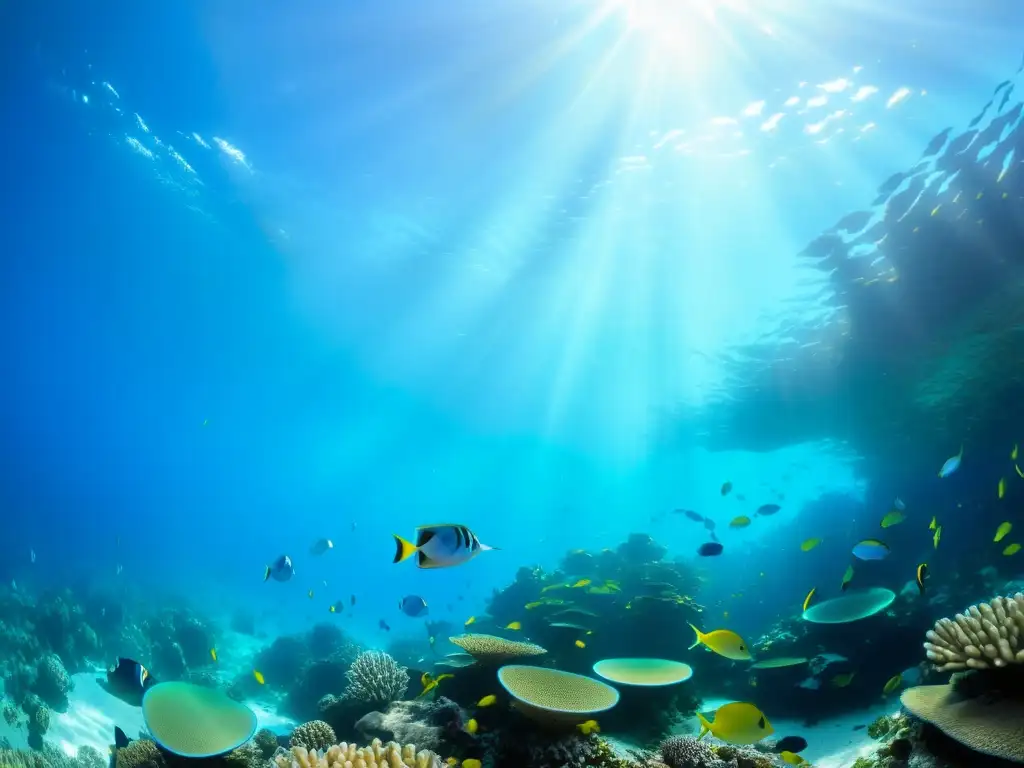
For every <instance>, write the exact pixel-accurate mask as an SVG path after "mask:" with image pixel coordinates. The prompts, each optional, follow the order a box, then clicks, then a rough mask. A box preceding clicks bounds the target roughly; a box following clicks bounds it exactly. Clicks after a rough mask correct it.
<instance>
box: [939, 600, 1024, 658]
mask: <svg viewBox="0 0 1024 768" xmlns="http://www.w3.org/2000/svg"><path fill="white" fill-rule="evenodd" d="M1022 636H1024V593H1021V592H1018V593H1017V594H1016V595H1013V596H1011V597H997V598H995V599H994V600H993V601H992V602H991V603H979V604H978V605H972V606H971V607H970V608H968V609H967V613H966V614H964V613H958V614H957V615H956V616H954V617H953V618H952V619H939V620H938V621H937V622H936V623H935V627H934V628H933V629H932V630H930V631H929V632H928V634H927V638H928V641H927V642H926V643H925V644H924V647H925V651H926V655H927V656H928V660H929V661H931V662H932V663H933V664H935V666H936V667H937V668H938V670H939V671H940V672H950V671H957V670H962V669H988V668H990V667H1004V666H1006V665H1007V664H1022V663H1024V637H1022Z"/></svg>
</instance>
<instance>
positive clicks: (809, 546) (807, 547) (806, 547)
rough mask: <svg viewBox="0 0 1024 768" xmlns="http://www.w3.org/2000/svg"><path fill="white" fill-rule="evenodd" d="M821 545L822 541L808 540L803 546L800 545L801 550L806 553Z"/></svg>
mask: <svg viewBox="0 0 1024 768" xmlns="http://www.w3.org/2000/svg"><path fill="white" fill-rule="evenodd" d="M819 544H821V539H807V540H806V541H805V542H804V543H803V544H801V545H800V549H802V550H803V551H804V552H810V551H811V550H812V549H814V548H815V547H816V546H818V545H819Z"/></svg>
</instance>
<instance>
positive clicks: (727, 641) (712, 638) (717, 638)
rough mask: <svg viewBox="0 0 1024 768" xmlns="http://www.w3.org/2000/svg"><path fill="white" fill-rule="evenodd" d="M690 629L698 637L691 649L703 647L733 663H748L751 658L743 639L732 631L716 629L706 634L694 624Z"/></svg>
mask: <svg viewBox="0 0 1024 768" xmlns="http://www.w3.org/2000/svg"><path fill="white" fill-rule="evenodd" d="M690 629H692V630H693V631H694V633H695V634H696V636H697V639H696V640H694V642H693V645H691V646H690V648H691V649H693V648H696V647H697V646H698V645H703V646H705V647H707V648H710V649H711V650H712V651H714V652H715V653H717V654H718V655H719V656H724V657H725V658H727V659H732V660H733V661H748V660H749V659H750V658H751V655H750V650H749V649H748V648H747V644H746V643H745V642H743V638H742V637H740V636H739V635H737V634H736V633H735V632H733V631H732V630H728V629H716V630H714V631H713V632H708V633H707V634H705V633H703V632H701V631H700V630H699V629H697V628H696V627H695V626H693V624H691V625H690Z"/></svg>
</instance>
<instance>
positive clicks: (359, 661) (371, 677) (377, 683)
mask: <svg viewBox="0 0 1024 768" xmlns="http://www.w3.org/2000/svg"><path fill="white" fill-rule="evenodd" d="M345 677H346V679H347V680H348V685H347V686H346V687H345V691H344V698H346V699H354V700H356V701H361V702H365V703H367V704H389V703H391V702H392V701H395V700H396V699H398V698H400V697H401V696H402V695H404V694H405V691H406V689H407V688H408V687H409V673H408V670H406V668H405V667H402V666H399V664H398V662H396V661H395V660H394V659H393V658H391V657H390V656H389V655H388V654H386V653H383V652H382V651H364V652H363V653H361V654H359V656H357V657H356V660H355V661H354V662H352V666H351V668H350V669H349V670H348V672H346V673H345Z"/></svg>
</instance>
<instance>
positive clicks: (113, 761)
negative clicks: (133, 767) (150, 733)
mask: <svg viewBox="0 0 1024 768" xmlns="http://www.w3.org/2000/svg"><path fill="white" fill-rule="evenodd" d="M131 743H132V739H129V738H128V734H126V733H125V732H124V731H122V730H121V729H120V728H119V727H117V726H116V725H115V726H114V743H113V744H112V745H111V747H110V762H109V766H110V768H115V767H116V766H117V750H119V749H124V748H125V747H127V746H128V745H129V744H131ZM122 765H123V763H122Z"/></svg>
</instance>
